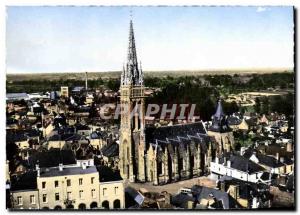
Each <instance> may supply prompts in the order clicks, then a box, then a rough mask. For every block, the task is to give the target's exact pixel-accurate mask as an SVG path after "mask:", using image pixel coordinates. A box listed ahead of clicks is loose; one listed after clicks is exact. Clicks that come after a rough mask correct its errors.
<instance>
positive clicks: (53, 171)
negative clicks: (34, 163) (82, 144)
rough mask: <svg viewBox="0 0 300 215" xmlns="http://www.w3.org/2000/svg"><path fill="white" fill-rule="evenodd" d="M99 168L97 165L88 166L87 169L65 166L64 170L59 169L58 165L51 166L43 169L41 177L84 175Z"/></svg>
mask: <svg viewBox="0 0 300 215" xmlns="http://www.w3.org/2000/svg"><path fill="white" fill-rule="evenodd" d="M96 172H97V169H96V167H95V166H87V167H86V169H83V168H82V167H77V166H76V167H65V168H63V170H62V171H59V168H58V167H55V168H49V169H45V170H42V171H41V175H40V177H53V176H64V175H83V174H90V173H96Z"/></svg>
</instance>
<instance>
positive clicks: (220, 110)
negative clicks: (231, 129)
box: [214, 100, 225, 119]
mask: <svg viewBox="0 0 300 215" xmlns="http://www.w3.org/2000/svg"><path fill="white" fill-rule="evenodd" d="M214 116H215V117H216V118H218V119H221V118H222V117H224V116H225V114H224V111H223V106H222V101H221V100H219V101H218V106H217V110H216V113H215V114H214Z"/></svg>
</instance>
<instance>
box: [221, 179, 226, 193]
mask: <svg viewBox="0 0 300 215" xmlns="http://www.w3.org/2000/svg"><path fill="white" fill-rule="evenodd" d="M220 190H221V191H223V192H226V184H225V181H221V183H220Z"/></svg>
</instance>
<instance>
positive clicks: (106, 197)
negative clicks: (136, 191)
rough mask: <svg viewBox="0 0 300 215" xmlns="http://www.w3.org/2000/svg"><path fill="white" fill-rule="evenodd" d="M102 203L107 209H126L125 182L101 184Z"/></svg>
mask: <svg viewBox="0 0 300 215" xmlns="http://www.w3.org/2000/svg"><path fill="white" fill-rule="evenodd" d="M100 203H101V205H100V207H102V208H105V209H120V208H125V193H124V185H123V181H108V182H100Z"/></svg>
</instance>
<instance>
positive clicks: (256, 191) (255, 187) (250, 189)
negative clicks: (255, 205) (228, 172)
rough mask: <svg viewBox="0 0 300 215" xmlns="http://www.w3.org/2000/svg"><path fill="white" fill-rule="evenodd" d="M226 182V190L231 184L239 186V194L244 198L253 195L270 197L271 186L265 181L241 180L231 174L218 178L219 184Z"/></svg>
mask: <svg viewBox="0 0 300 215" xmlns="http://www.w3.org/2000/svg"><path fill="white" fill-rule="evenodd" d="M222 182H225V185H226V190H227V189H228V188H229V186H230V185H238V186H239V196H240V197H241V198H243V199H248V200H249V199H250V198H252V197H263V198H266V199H268V198H270V195H269V186H268V185H266V184H263V183H252V182H245V181H241V180H238V179H235V178H232V177H229V176H223V177H221V178H220V179H219V180H218V184H219V186H220V183H222Z"/></svg>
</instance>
